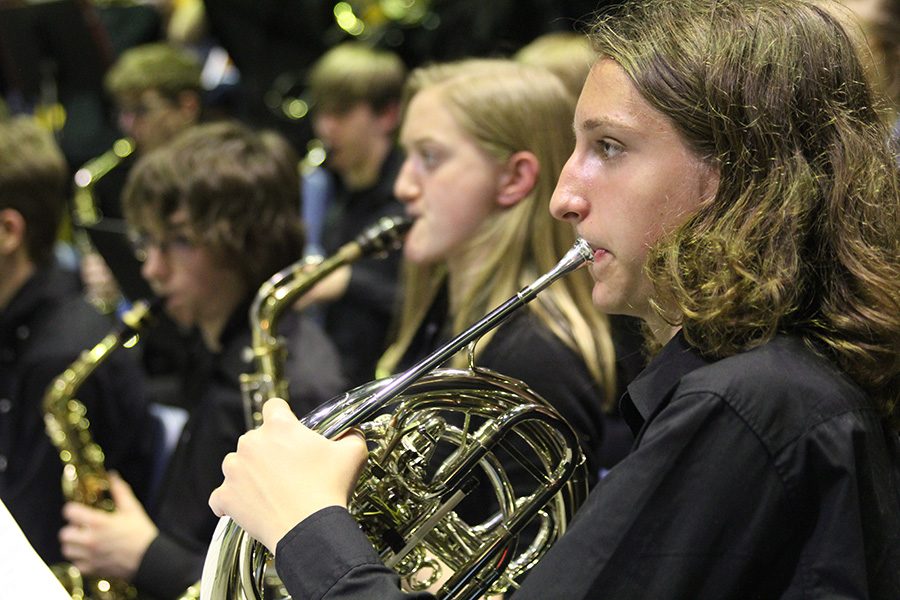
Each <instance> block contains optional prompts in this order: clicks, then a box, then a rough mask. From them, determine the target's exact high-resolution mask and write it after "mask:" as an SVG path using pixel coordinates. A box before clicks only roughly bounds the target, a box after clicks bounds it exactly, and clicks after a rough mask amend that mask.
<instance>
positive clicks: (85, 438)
mask: <svg viewBox="0 0 900 600" xmlns="http://www.w3.org/2000/svg"><path fill="white" fill-rule="evenodd" d="M151 313H152V310H151V307H150V306H149V305H147V304H144V303H140V302H139V303H136V304H135V306H134V308H132V310H130V311H129V312H127V313H126V314H125V315H124V316H123V317H122V327H120V328H119V329H118V330H116V331H113V332H111V333H109V334H108V335H107V336H106V337H104V338H103V339H102V340H101V341H100V342H99V343H98V344H97V345H96V346H94V347H93V348H91V349H90V350H85V351H84V352H82V353H81V355H80V356H79V357H78V358H77V359H76V360H75V361H74V362H73V363H72V364H71V365H69V367H68V368H67V369H66V370H65V371H64V372H63V373H62V374H60V375H59V376H57V377H56V379H54V380H53V381H52V382H51V383H50V385H49V386H48V387H47V391H46V392H45V393H44V402H43V411H44V424H45V426H46V429H47V434H48V435H49V436H50V441H51V442H53V445H54V446H56V448H57V450H58V451H59V458H60V460H61V461H62V463H63V475H62V491H63V496H64V497H65V498H66V500H68V501H74V502H80V503H81V504H85V505H87V506H90V507H93V508H100V509H103V510H106V511H113V510H115V504H114V503H113V500H112V496H111V494H110V491H109V476H108V474H107V472H106V468H105V466H104V455H103V450H101V448H100V446H99V445H97V443H96V442H94V440H93V437H92V436H91V431H90V422H89V421H88V419H87V410H86V409H85V406H84V404H83V403H82V402H81V401H80V400H78V399H77V398H76V397H75V396H76V394H77V393H78V390H79V389H80V388H81V386H82V384H83V383H84V381H85V380H86V379H87V378H88V377H89V376H90V375H91V373H93V372H94V370H95V369H96V368H97V367H98V366H99V365H100V364H101V363H103V361H105V360H106V359H107V357H108V356H109V355H110V354H111V353H112V352H113V351H114V350H116V349H117V348H118V347H120V346H123V345H124V346H126V347H130V346H131V345H133V344H134V342H136V341H137V335H138V332H139V331H140V330H141V329H142V328H143V327H144V326H145V325H146V322H147V321H148V320H149V319H150V317H151ZM51 570H52V571H53V572H54V574H55V575H56V576H57V578H59V580H60V581H61V582H62V584H63V587H65V588H66V590H67V591H68V592H69V594H70V595H71V596H72V598H73V599H74V600H88V599H90V600H127V599H131V598H137V592H136V590H135V589H134V587H133V586H131V585H130V584H129V583H128V582H126V581H122V580H118V579H104V578H91V577H83V576H82V575H81V573H80V572H79V571H78V569H77V568H76V567H75V566H74V565H72V564H68V563H62V564H58V565H53V566H51Z"/></svg>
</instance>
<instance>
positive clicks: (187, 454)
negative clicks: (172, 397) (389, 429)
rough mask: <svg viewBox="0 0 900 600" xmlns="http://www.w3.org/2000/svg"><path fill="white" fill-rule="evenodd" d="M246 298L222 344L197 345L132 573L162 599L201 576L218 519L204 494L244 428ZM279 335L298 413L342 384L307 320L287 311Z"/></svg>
mask: <svg viewBox="0 0 900 600" xmlns="http://www.w3.org/2000/svg"><path fill="white" fill-rule="evenodd" d="M248 308H249V303H247V304H243V305H242V306H240V307H239V308H238V309H237V310H235V311H234V313H233V314H232V316H231V319H230V320H229V322H228V324H227V325H226V327H225V329H224V330H223V332H222V336H221V339H220V343H221V346H222V351H221V352H218V353H210V352H209V351H206V350H205V348H198V352H197V353H196V364H195V365H194V367H193V369H191V371H190V376H189V377H188V378H187V380H186V382H185V395H186V396H187V397H188V398H190V399H191V401H192V402H194V405H193V408H192V409H191V413H190V417H189V418H188V421H187V423H186V424H185V426H184V429H183V431H182V433H181V437H180V438H179V440H178V444H177V446H176V447H175V450H174V451H173V454H172V457H171V460H170V462H169V465H168V468H167V470H166V473H165V475H164V478H163V481H162V486H161V490H160V493H159V495H158V497H157V498H156V499H155V502H154V503H153V504H152V505H151V506H150V507H149V508H150V516H151V517H152V518H153V521H154V523H156V525H157V527H158V528H159V536H158V537H157V538H156V539H155V540H154V541H153V542H152V543H151V544H150V547H149V548H148V549H147V552H146V553H145V554H144V557H143V559H142V561H141V564H140V565H139V567H138V571H137V573H136V574H135V578H134V583H135V585H136V586H137V588H138V590H139V591H140V592H141V593H142V594H144V593H148V594H151V595H152V596H154V597H158V598H161V599H165V598H176V597H178V596H179V595H181V594H183V593H184V591H185V590H186V589H187V587H188V586H190V585H192V584H194V583H196V582H197V581H198V580H199V579H200V574H201V572H202V570H203V560H204V558H205V556H206V549H207V547H208V545H209V541H210V539H211V538H212V534H213V530H214V529H215V527H216V523H217V522H218V518H217V517H216V516H215V515H214V514H213V512H212V511H211V510H210V509H209V504H208V501H209V495H210V494H211V493H212V491H213V490H214V489H215V488H216V487H218V486H219V484H221V482H222V460H223V459H224V458H225V455H226V454H227V453H229V452H233V451H234V450H235V448H236V447H237V440H238V438H239V437H240V436H241V434H242V433H244V432H245V431H246V430H247V425H246V419H245V415H244V403H243V398H242V395H241V391H240V374H241V373H246V372H252V371H253V370H254V368H255V367H254V365H252V364H250V363H248V362H247V360H246V356H245V349H247V348H249V347H250V345H251V337H250V326H249V323H248V319H247V313H248ZM278 334H279V335H280V336H283V337H284V338H285V339H286V340H288V341H287V342H286V343H287V347H288V359H287V362H286V364H285V375H286V378H287V379H288V380H290V381H291V384H292V385H291V386H290V388H291V389H290V393H289V396H290V398H289V401H290V403H291V406H292V408H293V409H294V411H295V412H296V413H297V414H298V415H299V416H303V415H305V414H306V413H307V412H310V411H311V410H312V409H314V408H315V407H316V406H318V405H319V404H321V403H322V402H324V401H326V400H328V399H330V398H331V397H333V396H334V395H337V394H338V393H340V392H342V391H344V390H345V389H346V385H345V382H344V380H343V378H342V377H341V375H340V370H339V366H338V365H339V363H338V358H337V353H336V352H335V350H334V349H333V347H332V346H331V344H330V342H329V341H328V339H327V338H326V337H325V335H324V334H323V333H322V332H321V330H320V329H319V328H318V327H317V326H316V325H315V324H313V323H312V322H311V321H310V320H308V319H306V318H302V317H300V316H299V315H298V314H296V313H293V312H290V311H289V312H288V313H287V314H285V315H284V317H283V318H282V319H281V321H280V326H279V328H278Z"/></svg>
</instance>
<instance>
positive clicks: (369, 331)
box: [322, 148, 403, 386]
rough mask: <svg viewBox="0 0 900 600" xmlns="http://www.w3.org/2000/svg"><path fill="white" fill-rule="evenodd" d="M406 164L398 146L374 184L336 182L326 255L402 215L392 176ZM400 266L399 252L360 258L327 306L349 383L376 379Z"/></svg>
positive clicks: (326, 232)
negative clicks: (346, 185)
mask: <svg viewBox="0 0 900 600" xmlns="http://www.w3.org/2000/svg"><path fill="white" fill-rule="evenodd" d="M402 164H403V155H402V153H401V152H400V150H399V149H396V148H395V149H393V150H392V151H391V153H390V154H388V156H387V158H386V159H385V161H384V164H383V165H382V166H381V171H380V173H379V175H378V180H377V183H376V184H375V185H374V186H372V187H371V188H369V189H365V190H356V191H349V190H347V189H344V188H342V187H341V186H340V184H339V182H336V184H337V192H336V196H335V198H334V201H333V202H332V203H331V206H330V207H329V209H328V213H327V214H326V216H325V229H324V231H323V233H322V245H323V246H324V247H325V253H326V255H329V256H330V255H331V254H334V253H335V252H336V251H337V250H338V248H340V247H341V246H343V245H344V244H346V243H347V242H350V241H353V239H354V238H355V237H356V236H357V235H359V234H360V233H362V232H363V231H364V230H365V229H367V228H368V227H369V226H370V225H372V224H374V223H375V222H376V221H378V219H380V218H381V217H390V216H395V215H400V214H403V206H402V205H401V204H400V203H399V202H398V201H397V199H396V198H394V180H395V179H396V178H397V174H398V173H399V172H400V167H401V165H402ZM399 270H400V253H399V252H391V253H390V254H389V255H388V256H384V257H369V258H362V259H360V260H358V261H357V262H355V263H353V267H352V269H351V273H352V274H351V276H350V283H349V284H348V285H347V290H346V292H344V295H343V296H342V297H341V298H340V299H339V300H337V301H335V302H332V303H330V304H328V305H327V306H326V307H325V331H326V332H328V335H329V336H330V337H331V339H332V340H333V341H334V344H335V346H337V349H338V352H340V354H341V361H342V364H343V367H344V373H345V374H346V375H347V379H348V381H349V383H350V385H351V386H356V385H360V384H362V383H366V382H368V381H371V380H372V379H374V378H375V364H376V363H377V362H378V359H379V358H381V355H382V354H383V353H384V350H385V349H386V347H387V334H388V328H389V327H390V324H391V321H392V319H393V315H394V310H395V308H396V303H397V298H398V280H399Z"/></svg>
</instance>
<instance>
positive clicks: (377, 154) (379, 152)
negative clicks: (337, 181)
mask: <svg viewBox="0 0 900 600" xmlns="http://www.w3.org/2000/svg"><path fill="white" fill-rule="evenodd" d="M392 146H393V142H392V141H391V139H390V138H379V139H378V140H376V141H374V142H373V143H372V145H371V147H370V149H369V152H368V153H366V161H365V162H364V163H363V164H360V165H356V167H355V168H353V169H351V170H348V171H347V172H346V173H345V174H344V175H343V176H342V179H343V182H344V187H346V188H347V189H348V190H350V191H351V192H354V191H357V190H364V189H366V188H370V187H372V186H373V185H375V184H376V183H377V182H378V176H379V175H380V174H381V167H382V165H383V164H384V161H385V160H386V159H387V156H388V154H390V152H391V147H392Z"/></svg>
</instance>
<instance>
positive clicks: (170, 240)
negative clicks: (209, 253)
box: [128, 230, 197, 262]
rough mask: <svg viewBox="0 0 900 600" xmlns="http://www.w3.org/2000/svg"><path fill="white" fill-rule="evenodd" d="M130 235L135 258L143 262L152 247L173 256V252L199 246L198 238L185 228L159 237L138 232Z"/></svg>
mask: <svg viewBox="0 0 900 600" xmlns="http://www.w3.org/2000/svg"><path fill="white" fill-rule="evenodd" d="M128 237H129V240H130V242H131V247H132V249H133V251H134V256H135V258H137V259H138V260H139V261H141V262H144V261H145V260H147V256H148V255H149V253H150V249H151V248H156V249H157V250H159V251H160V252H161V253H162V254H165V255H166V256H171V255H172V254H177V253H184V252H187V251H188V250H193V249H194V248H196V247H197V240H196V238H195V237H194V236H193V235H191V234H190V233H188V232H187V231H184V230H182V231H173V232H170V233H167V234H166V235H165V236H163V237H162V238H157V237H155V236H152V235H150V234H149V233H137V232H135V233H132V234H130V235H129V236H128Z"/></svg>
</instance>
